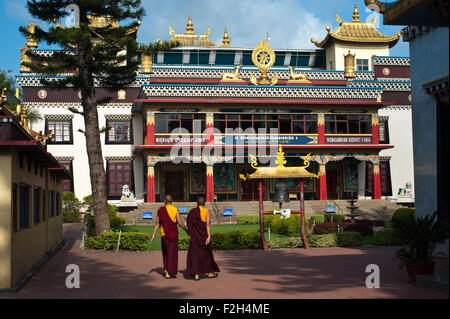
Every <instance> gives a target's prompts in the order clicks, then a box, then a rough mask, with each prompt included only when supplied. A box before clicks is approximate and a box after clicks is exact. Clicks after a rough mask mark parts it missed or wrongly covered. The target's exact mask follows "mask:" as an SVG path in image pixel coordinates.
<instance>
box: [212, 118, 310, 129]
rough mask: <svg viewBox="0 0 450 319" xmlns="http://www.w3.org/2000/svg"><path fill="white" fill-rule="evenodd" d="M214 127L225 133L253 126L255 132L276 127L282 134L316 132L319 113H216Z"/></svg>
mask: <svg viewBox="0 0 450 319" xmlns="http://www.w3.org/2000/svg"><path fill="white" fill-rule="evenodd" d="M214 127H215V128H217V129H218V130H220V131H221V132H222V133H225V130H226V129H227V128H228V129H236V128H238V127H240V128H242V130H244V131H245V130H246V129H247V128H253V129H254V130H255V133H257V134H258V133H259V130H260V129H264V132H266V133H270V130H271V129H276V131H277V132H278V133H281V134H316V133H317V115H309V114H308V115H304V114H301V115H294V114H216V115H215V116H214Z"/></svg>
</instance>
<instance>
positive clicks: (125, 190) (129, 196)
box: [120, 185, 136, 202]
mask: <svg viewBox="0 0 450 319" xmlns="http://www.w3.org/2000/svg"><path fill="white" fill-rule="evenodd" d="M120 201H121V202H136V198H135V197H134V194H133V192H132V191H130V187H129V186H128V185H123V186H122V197H121V198H120Z"/></svg>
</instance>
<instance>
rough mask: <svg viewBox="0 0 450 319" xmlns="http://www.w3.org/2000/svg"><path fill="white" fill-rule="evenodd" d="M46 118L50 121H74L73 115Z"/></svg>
mask: <svg viewBox="0 0 450 319" xmlns="http://www.w3.org/2000/svg"><path fill="white" fill-rule="evenodd" d="M44 117H45V119H46V120H50V121H64V120H71V119H73V114H46V115H44Z"/></svg>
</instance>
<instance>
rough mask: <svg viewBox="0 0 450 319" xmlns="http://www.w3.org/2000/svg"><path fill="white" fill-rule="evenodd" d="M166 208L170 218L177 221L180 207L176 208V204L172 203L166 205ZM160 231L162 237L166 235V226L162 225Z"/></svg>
mask: <svg viewBox="0 0 450 319" xmlns="http://www.w3.org/2000/svg"><path fill="white" fill-rule="evenodd" d="M166 210H167V213H168V214H169V217H170V219H171V220H172V221H173V222H174V223H175V222H176V221H177V213H178V208H176V207H175V206H172V205H166ZM160 231H161V237H163V236H165V235H166V234H165V233H164V228H163V227H162V226H161V228H160Z"/></svg>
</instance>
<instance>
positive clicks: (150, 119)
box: [146, 113, 155, 145]
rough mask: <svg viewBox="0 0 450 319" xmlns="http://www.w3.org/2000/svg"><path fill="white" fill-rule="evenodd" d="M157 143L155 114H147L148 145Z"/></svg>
mask: <svg viewBox="0 0 450 319" xmlns="http://www.w3.org/2000/svg"><path fill="white" fill-rule="evenodd" d="M154 144H155V115H154V114H153V113H151V114H150V113H148V114H147V143H146V145H154Z"/></svg>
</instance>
